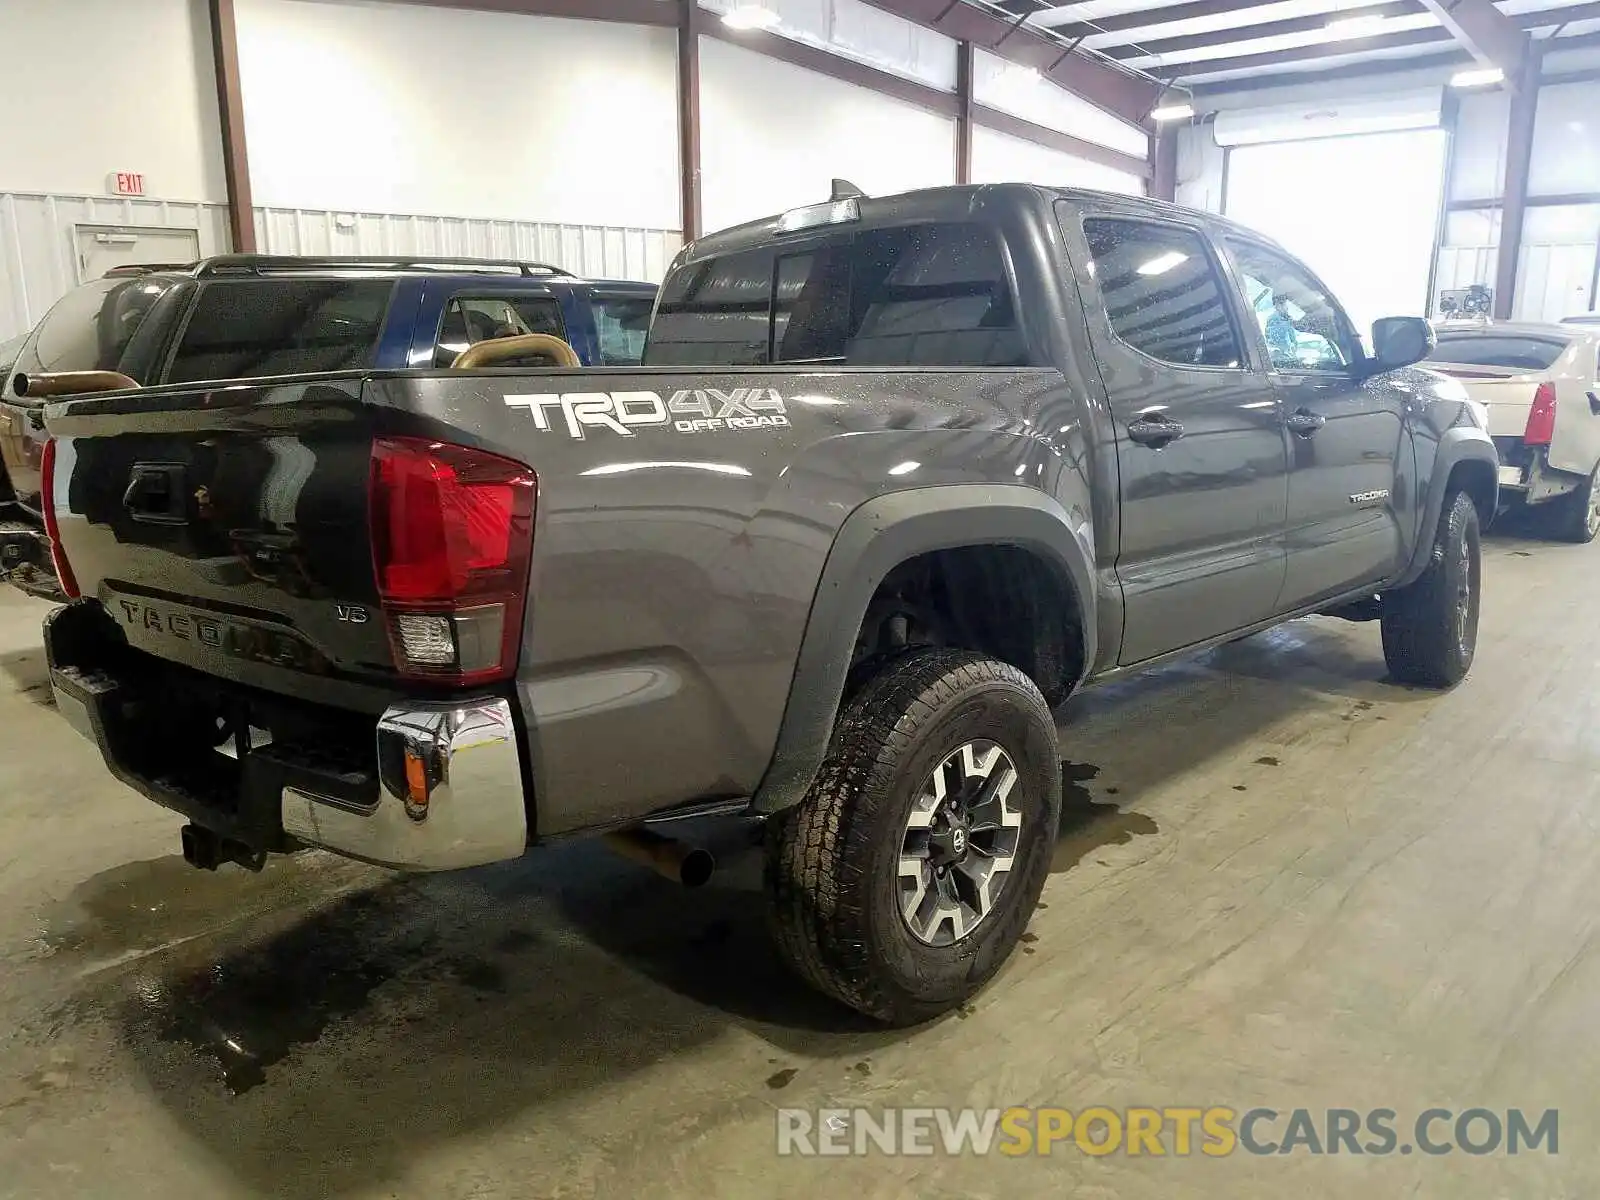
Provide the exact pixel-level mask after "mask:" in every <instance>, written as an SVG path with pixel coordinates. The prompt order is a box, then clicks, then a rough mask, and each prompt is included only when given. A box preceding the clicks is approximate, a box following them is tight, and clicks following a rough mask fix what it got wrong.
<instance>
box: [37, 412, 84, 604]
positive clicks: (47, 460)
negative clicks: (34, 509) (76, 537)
mask: <svg viewBox="0 0 1600 1200" xmlns="http://www.w3.org/2000/svg"><path fill="white" fill-rule="evenodd" d="M40 470H41V473H42V474H43V476H44V478H43V480H42V481H41V482H40V485H39V502H40V506H41V507H42V508H43V509H44V531H45V535H46V536H47V537H49V539H50V561H51V562H52V563H54V564H55V568H56V579H57V581H59V582H60V584H61V590H62V591H63V592H65V593H66V594H67V598H68V599H69V600H76V599H77V598H78V597H79V595H81V593H80V592H79V591H78V581H77V579H75V578H74V577H73V574H72V567H71V566H70V565H68V563H67V555H66V552H65V551H64V550H62V549H61V526H60V524H59V523H58V522H57V521H56V440H55V438H51V439H50V440H49V441H47V442H45V444H44V460H43V462H42V463H41V464H40Z"/></svg>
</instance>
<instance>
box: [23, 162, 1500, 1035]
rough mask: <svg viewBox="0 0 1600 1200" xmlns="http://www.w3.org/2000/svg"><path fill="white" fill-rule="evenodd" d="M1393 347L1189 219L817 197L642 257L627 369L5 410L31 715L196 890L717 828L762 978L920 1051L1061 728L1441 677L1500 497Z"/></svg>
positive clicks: (1164, 209) (1016, 191) (1055, 780)
mask: <svg viewBox="0 0 1600 1200" xmlns="http://www.w3.org/2000/svg"><path fill="white" fill-rule="evenodd" d="M1431 345H1432V333H1431V330H1430V329H1429V327H1428V325H1427V324H1426V322H1424V321H1422V320H1420V319H1415V318H1396V319H1391V320H1386V321H1382V322H1379V324H1378V325H1377V327H1376V328H1375V329H1374V331H1373V338H1372V350H1371V352H1370V353H1369V352H1368V351H1366V350H1364V349H1363V345H1362V341H1361V339H1360V338H1359V337H1358V336H1357V334H1356V332H1355V330H1354V329H1352V328H1351V325H1350V323H1349V321H1348V320H1347V319H1346V317H1345V315H1344V313H1343V312H1342V310H1341V309H1340V307H1339V306H1338V304H1337V303H1336V302H1335V300H1334V299H1333V297H1332V296H1331V295H1329V293H1328V292H1327V290H1326V289H1325V288H1324V287H1323V286H1322V285H1321V284H1320V283H1319V282H1318V281H1317V279H1316V278H1315V276H1313V275H1312V274H1311V273H1310V272H1309V271H1307V270H1306V269H1305V267H1304V266H1302V265H1301V264H1299V263H1298V262H1296V261H1295V260H1294V259H1293V258H1291V257H1290V256H1289V255H1287V254H1285V253H1284V252H1283V251H1282V250H1281V249H1280V248H1278V247H1277V246H1275V245H1273V244H1272V243H1270V242H1268V241H1265V240H1263V239H1262V238H1260V237H1258V236H1256V235H1254V234H1252V233H1250V232H1249V231H1248V230H1245V229H1242V228H1239V227H1237V226H1235V225H1232V224H1229V223H1227V222H1224V221H1221V220H1218V219H1216V218H1213V217H1210V216H1205V215H1202V214H1199V213H1194V212H1187V211H1184V210H1182V209H1178V208H1174V207H1171V206H1168V205H1163V204H1158V203H1154V202H1150V201H1145V200H1138V199H1128V198H1124V197H1114V196H1109V195H1101V194H1098V193H1093V192H1084V191H1071V190H1057V189H1049V188H1042V187H1033V186H1024V185H1003V186H987V187H959V188H939V189H933V190H929V191H923V192H917V193H912V194H908V195H902V196H895V197H888V198H881V199H869V198H866V197H863V196H860V195H859V194H851V192H850V190H849V189H843V188H841V189H837V190H836V192H835V196H834V199H832V200H830V201H829V202H828V203H825V204H821V205H817V206H813V207H810V208H805V209H799V210H795V211H792V212H789V213H785V214H783V215H782V216H781V217H779V218H777V219H775V220H767V221H762V222H757V223H754V224H750V225H745V226H742V227H740V228H737V229H733V230H729V231H727V232H724V233H720V234H717V235H715V236H712V237H708V238H705V239H702V240H701V241H699V242H696V243H695V244H693V245H691V246H689V247H688V248H686V249H685V250H684V251H683V253H682V254H681V255H680V256H679V258H678V259H677V261H676V262H675V263H674V264H673V266H672V268H671V271H670V273H669V275H668V277H667V279H666V281H665V283H664V285H663V288H662V291H661V295H660V298H659V300H658V302H657V308H656V312H655V313H654V316H653V318H652V321H651V326H650V332H649V338H648V342H647V344H646V348H645V362H644V365H643V366H642V367H638V368H632V369H575V370H574V369H548V368H546V369H529V368H526V367H522V368H509V369H508V368H497V367H493V366H489V367H483V366H481V365H472V366H470V367H469V369H466V370H435V369H431V368H424V369H418V370H365V371H353V372H331V373H326V374H320V375H301V376H294V377H283V378H276V379H269V380H257V381H253V382H243V383H241V382H230V383H227V384H216V385H208V384H185V385H183V386H163V387H154V388H147V389H144V390H141V391H139V392H137V393H133V392H127V391H121V392H118V391H109V392H105V393H103V394H97V395H91V396H84V397H79V398H75V399H69V400H63V401H58V402H56V403H54V404H52V405H51V406H50V407H49V409H48V411H47V413H46V426H47V429H48V432H49V434H50V437H51V441H50V442H49V451H48V454H49V459H50V462H49V463H48V466H47V470H46V472H45V475H46V480H47V483H48V487H49V491H50V495H49V497H48V498H47V503H46V510H47V512H48V514H49V516H50V523H51V527H52V533H53V536H54V538H55V542H56V545H57V548H58V551H59V555H60V560H61V561H60V566H61V568H62V576H63V580H64V581H65V582H66V583H68V585H69V586H70V588H71V590H72V591H73V592H74V593H75V594H78V595H80V596H81V598H80V599H78V600H76V601H75V602H74V603H71V604H69V605H67V606H65V607H64V608H61V609H59V610H57V611H56V612H55V613H54V614H53V615H52V616H51V617H50V619H49V621H48V622H47V626H46V641H47V646H48V651H49V661H50V667H51V678H52V682H53V685H54V691H55V697H56V702H57V704H58V705H59V707H60V710H61V712H62V713H63V714H64V715H66V716H67V717H68V719H69V720H71V721H73V722H74V723H75V724H76V725H77V726H78V727H79V728H80V729H81V730H82V731H83V732H85V733H86V734H87V735H88V736H89V737H91V738H92V739H93V740H94V741H95V742H96V743H97V745H98V746H99V748H100V750H101V751H102V753H103V754H104V757H105V761H106V763H107V765H108V766H109V768H110V769H111V771H112V772H113V773H114V774H115V775H116V776H117V777H118V778H119V779H122V780H123V781H125V782H126V783H128V784H129V785H130V786H132V787H133V788H135V789H137V790H138V791H140V792H142V793H143V794H144V795H146V796H147V797H149V798H150V799H151V800H154V801H155V802H157V803H159V804H162V805H165V806H167V807H168V808H171V809H174V810H176V811H177V812H179V813H181V814H183V815H184V816H185V817H187V818H188V821H189V824H188V825H186V826H185V827H184V831H183V841H184V849H185V854H186V856H187V857H188V858H189V860H190V861H191V862H193V863H195V864H196V865H199V866H207V867H215V866H216V865H217V864H218V863H219V862H223V861H236V862H240V863H243V864H245V865H258V864H259V863H260V862H261V861H262V859H263V858H264V856H265V855H266V854H267V853H270V852H281V851H292V850H295V849H298V848H301V847H305V846H320V847H324V848H326V849H330V850H333V851H335V852H337V853H340V854H344V855H348V856H351V857H354V858H359V859H364V860H368V861H371V862H376V863H382V864H387V865H392V866H395V867H400V868H408V869H424V870H434V869H447V868H456V867H466V866H471V865H473V864H479V863H487V862H491V861H497V860H503V859H509V858H514V857H516V856H518V855H521V854H523V853H524V852H525V851H527V850H528V849H529V847H531V846H533V845H535V844H538V843H547V842H554V841H556V840H558V839H561V838H566V837H570V836H574V835H580V834H605V835H606V836H608V837H609V838H611V839H612V840H613V842H614V843H615V844H616V845H618V846H619V847H620V848H623V849H625V850H627V851H629V852H630V853H633V854H635V855H636V856H638V857H642V858H647V859H650V860H651V861H653V862H654V863H655V864H656V865H658V866H661V867H662V869H663V870H667V871H671V872H676V873H678V874H679V875H681V876H682V877H684V878H685V879H687V880H693V879H698V878H701V877H703V876H704V874H705V873H706V869H707V866H708V863H707V860H706V858H705V856H704V853H703V852H702V851H699V850H696V849H695V848H693V847H690V846H687V845H685V844H684V842H683V841H682V840H681V839H674V838H673V837H671V836H670V834H671V833H672V831H673V829H674V828H675V825H674V822H675V821H677V820H679V819H681V818H684V817H688V816H706V815H710V814H732V813H738V814H743V815H750V814H756V815H760V816H764V817H765V818H766V819H765V836H766V844H767V850H766V889H767V894H768V901H769V910H770V913H771V918H772V925H773V928H774V931H775V934H776V938H777V942H778V944H779V945H780V946H781V948H782V951H783V953H784V955H785V956H786V957H787V958H788V960H789V961H790V962H791V963H792V964H793V965H794V967H795V968H796V970H797V971H798V973H799V974H800V975H801V976H803V977H804V978H805V979H807V980H809V981H810V982H811V983H812V984H814V985H816V986H817V987H819V988H821V989H822V990H824V991H825V992H827V993H829V994H831V995H832V996H835V997H837V998H838V999H839V1000H841V1001H843V1002H845V1003H846V1004H849V1005H852V1006H854V1007H855V1008H857V1009H859V1010H861V1011H863V1012H866V1013H869V1014H871V1015H872V1016H874V1017H877V1018H879V1019H882V1020H884V1021H887V1022H892V1023H902V1024H903V1023H909V1022H914V1021H919V1020H924V1019H927V1018H929V1017H932V1016H934V1015H936V1014H938V1013H940V1012H943V1011H946V1010H948V1009H950V1008H952V1007H953V1006H955V1005H957V1004H959V1003H960V1002H961V1001H963V1000H964V999H965V998H967V997H968V996H970V995H971V994H972V993H973V992H974V991H975V990H976V989H977V988H979V987H980V986H981V985H982V984H983V983H984V981H985V980H987V979H988V978H990V977H991V976H992V975H993V974H994V973H995V971H996V970H998V969H999V967H1000V965H1001V964H1002V963H1003V962H1004V961H1005V959H1006V957H1007V955H1008V954H1009V953H1010V952H1011V951H1012V949H1013V948H1014V946H1015V944H1016V942H1017V941H1018V939H1019V937H1020V935H1021V934H1022V932H1023V929H1024V927H1025V926H1026V924H1027V921H1028V919H1029V916H1030V914H1031V913H1032V911H1033V908H1034V906H1035V903H1036V902H1037V900H1038V897H1039V893H1040V889H1041V887H1042V886H1043V883H1044V878H1045V873H1046V868H1047V864H1048V862H1049V860H1050V857H1051V851H1052V843H1053V842H1054V840H1055V836H1056V829H1057V821H1058V817H1059V811H1060V805H1061V792H1062V789H1061V771H1060V764H1059V758H1060V754H1059V751H1058V746H1057V731H1056V727H1055V724H1054V721H1053V720H1052V715H1051V709H1052V706H1054V705H1056V704H1058V703H1059V702H1060V701H1062V700H1063V699H1064V698H1065V697H1067V696H1068V695H1069V694H1071V693H1072V692H1073V691H1074V690H1075V689H1076V688H1078V687H1080V686H1082V685H1083V684H1085V683H1089V682H1093V681H1096V680H1102V679H1107V678H1110V677H1114V676H1117V675H1119V674H1121V673H1124V672H1127V671H1131V670H1137V669H1139V668H1142V667H1145V666H1147V665H1149V664H1151V663H1153V662H1156V661H1159V660H1161V659H1163V658H1166V657H1168V656H1171V655H1177V654H1183V653H1187V652H1190V651H1193V650H1195V649H1197V648H1203V647H1206V646H1210V645H1214V644H1216V643H1219V642H1222V641H1225V640H1229V639H1233V638H1238V637H1240V636H1242V635H1244V634H1248V633H1250V632H1253V631H1256V630H1260V629H1265V628H1267V627H1268V626H1271V625H1273V624H1275V623H1277V622H1280V621H1283V620H1285V619H1287V618H1290V617H1295V616H1299V615H1302V614H1309V613H1330V614H1334V615H1339V616H1345V617H1349V618H1353V619H1376V620H1378V621H1380V622H1381V627H1382V641H1383V650H1384V655H1385V657H1386V659H1387V661H1388V664H1389V668H1390V673H1391V675H1392V677H1393V678H1394V679H1395V680H1396V681H1398V682H1401V683H1408V684H1417V685H1424V686H1450V685H1452V684H1455V683H1456V682H1457V681H1459V680H1460V679H1461V678H1462V677H1463V675H1465V674H1466V672H1467V669H1468V667H1469V665H1470V663H1471V660H1472V656H1473V649H1474V644H1475V640H1476V633H1477V620H1478V596H1479V579H1480V557H1479V528H1480V523H1481V522H1484V521H1487V520H1488V518H1489V516H1490V515H1491V514H1492V513H1493V512H1494V511H1495V504H1496V471H1495V465H1496V460H1495V452H1494V448H1493V445H1492V444H1491V442H1490V440H1489V437H1488V435H1487V434H1486V433H1485V431H1484V414H1483V412H1482V411H1481V409H1479V408H1478V407H1477V406H1475V405H1474V404H1472V403H1471V402H1470V401H1468V400H1467V399H1466V397H1465V394H1464V393H1463V391H1462V390H1461V388H1460V386H1459V385H1458V384H1457V383H1455V382H1454V381H1452V380H1448V379H1445V378H1442V377H1440V376H1437V375H1435V374H1432V373H1430V372H1428V371H1425V370H1422V369H1417V368H1414V367H1412V366H1411V365H1410V364H1412V363H1414V362H1416V361H1418V360H1420V359H1421V358H1422V357H1423V356H1424V355H1426V354H1427V352H1428V350H1429V348H1430V346H1431ZM458 365H459V364H458ZM1069 736H1070V735H1069ZM676 828H678V829H682V828H684V826H683V825H677V826H676Z"/></svg>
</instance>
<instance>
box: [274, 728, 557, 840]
mask: <svg viewBox="0 0 1600 1200" xmlns="http://www.w3.org/2000/svg"><path fill="white" fill-rule="evenodd" d="M377 739H378V777H379V787H378V801H377V803H376V804H375V805H372V806H370V807H366V808H359V809H358V808H355V807H352V806H351V805H349V804H347V803H345V802H343V801H340V800H334V799H331V798H329V797H326V796H316V795H312V794H311V793H309V792H305V791H301V790H300V789H298V788H292V787H288V788H284V790H283V830H284V832H285V833H287V834H288V835H289V836H291V837H293V838H296V839H297V840H299V841H301V842H304V843H306V844H307V845H311V846H321V847H322V848H324V849H326V850H332V851H334V852H335V853H338V854H343V855H347V856H348V857H350V858H357V859H361V860H363V861H365V862H371V863H377V864H379V865H380V866H386V867H396V868H399V869H401V870H410V871H448V870H453V869H455V868H458V867H474V866H480V865H482V864H484V863H491V862H499V861H501V860H503V859H508V858H516V857H518V856H519V855H521V854H522V853H523V851H524V850H525V849H527V844H528V818H527V809H526V807H525V805H524V800H523V791H522V768H521V764H520V761H519V758H518V753H517V734H516V728H515V726H514V725H513V723H512V720H511V706H510V705H509V704H508V703H507V702H506V701H504V700H499V699H487V700H478V701H473V702H469V703H441V704H407V705H402V706H396V707H393V708H390V709H389V710H388V711H387V712H385V713H384V714H383V717H382V719H381V720H379V722H378V729H377Z"/></svg>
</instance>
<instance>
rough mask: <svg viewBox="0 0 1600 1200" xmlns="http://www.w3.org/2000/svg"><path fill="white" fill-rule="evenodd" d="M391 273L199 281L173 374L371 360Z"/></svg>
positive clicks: (238, 375)
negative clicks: (382, 276)
mask: <svg viewBox="0 0 1600 1200" xmlns="http://www.w3.org/2000/svg"><path fill="white" fill-rule="evenodd" d="M393 291H394V281H393V280H392V279H219V280H212V281H210V282H207V283H205V284H204V285H203V286H202V287H201V289H200V296H199V299H198V300H197V302H196V304H195V308H194V312H193V314H192V315H191V316H190V318H189V323H188V325H187V326H186V327H185V329H184V331H183V337H182V339H181V340H180V341H179V343H178V349H177V351H176V353H175V354H174V355H173V359H172V365H171V367H170V368H169V369H168V372H167V379H168V381H169V382H171V383H189V382H193V381H195V380H201V379H254V378H258V377H263V376H274V375H298V374H304V373H307V372H321V371H347V370H360V369H362V368H364V367H370V366H371V365H372V363H373V360H374V356H375V354H376V351H377V344H378V336H379V334H380V333H381V332H382V330H383V321H384V316H385V314H386V313H387V312H388V309H389V297H390V295H391V294H392V293H393Z"/></svg>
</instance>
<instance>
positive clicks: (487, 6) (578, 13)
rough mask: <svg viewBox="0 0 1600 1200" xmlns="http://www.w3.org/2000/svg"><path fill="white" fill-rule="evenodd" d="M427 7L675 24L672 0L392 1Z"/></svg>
mask: <svg viewBox="0 0 1600 1200" xmlns="http://www.w3.org/2000/svg"><path fill="white" fill-rule="evenodd" d="M394 2H395V3H398V4H421V5H426V6H427V7H429V8H460V9H469V10H474V9H475V10H477V11H478V12H496V13H513V14H515V15H517V16H521V17H566V18H568V19H570V20H574V21H614V22H617V23H619V24H623V25H659V26H662V27H667V28H670V27H672V26H675V25H677V24H678V6H677V5H676V4H675V3H673V0H394Z"/></svg>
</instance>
